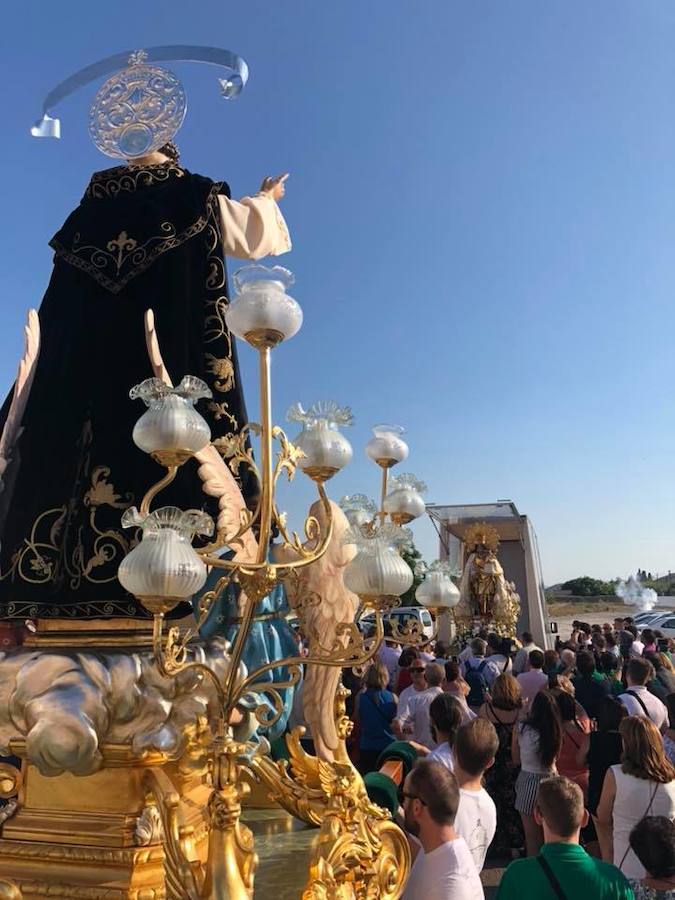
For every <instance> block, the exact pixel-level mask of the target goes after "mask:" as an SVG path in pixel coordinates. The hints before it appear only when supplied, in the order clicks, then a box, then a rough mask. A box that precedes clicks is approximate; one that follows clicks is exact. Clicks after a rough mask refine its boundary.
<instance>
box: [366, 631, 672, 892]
mask: <svg viewBox="0 0 675 900" xmlns="http://www.w3.org/2000/svg"><path fill="white" fill-rule="evenodd" d="M574 624H575V628H574V630H573V632H572V634H571V637H570V639H569V640H567V641H562V640H560V639H558V640H557V642H556V649H555V650H550V649H549V650H543V649H541V648H539V647H537V646H536V645H535V643H534V642H533V640H532V636H531V635H530V634H528V633H524V634H523V635H521V641H520V642H514V643H513V644H512V642H511V641H505V640H504V639H503V638H501V637H499V636H498V635H496V634H490V633H479V634H478V635H477V636H476V637H475V638H474V639H473V640H471V641H470V642H469V644H468V645H467V646H466V647H465V648H464V649H463V650H462V651H461V652H460V653H459V654H458V655H457V656H451V652H450V648H449V647H447V646H444V645H443V644H441V643H438V644H437V645H436V646H435V647H433V648H432V647H431V646H426V647H424V648H422V649H410V648H405V649H403V650H401V648H399V647H397V646H396V644H395V642H394V641H392V640H391V639H387V640H386V641H385V643H384V644H383V646H382V648H381V650H380V657H379V659H378V660H377V661H376V662H374V663H373V664H372V665H371V666H370V668H369V669H368V671H367V672H366V675H365V678H364V681H363V683H362V684H360V683H358V682H356V683H352V684H351V685H350V687H351V689H352V692H353V703H352V707H351V710H352V717H353V720H354V732H353V735H352V738H351V746H350V752H351V753H352V754H353V758H354V761H355V764H356V765H357V766H358V767H359V769H360V771H361V772H362V773H363V774H364V775H367V773H369V772H373V771H376V770H377V769H379V768H380V767H381V765H382V764H383V762H385V761H386V760H387V758H389V757H390V756H393V757H395V758H400V759H403V758H408V757H412V759H413V762H412V763H411V764H410V765H409V767H408V768H409V771H408V774H407V776H406V777H405V780H404V782H403V783H402V785H401V786H400V788H399V791H398V803H399V804H400V805H399V809H398V821H399V824H400V825H401V827H403V828H404V829H405V832H406V834H407V835H408V839H409V841H410V844H411V849H412V853H413V858H414V863H413V868H412V871H411V874H410V877H409V881H408V883H407V885H406V889H405V893H404V895H403V897H404V900H422V898H424V900H474V898H482V897H484V893H483V888H482V885H481V880H480V872H481V870H482V868H483V866H484V864H485V860H486V857H487V856H488V855H490V856H492V857H494V858H495V859H496V860H498V861H500V864H502V865H503V862H502V861H506V862H508V861H511V862H510V865H508V868H507V869H506V871H505V873H504V875H503V877H502V879H501V882H500V885H499V889H498V893H497V897H498V900H510V898H512V897H514V898H515V897H516V896H519V897H520V896H522V897H528V898H529V897H537V898H543V900H545V898H549V897H550V898H554V900H561V898H565V897H567V898H582V897H594V898H630V897H635V898H637V900H675V666H674V664H673V662H674V660H675V643H674V642H673V641H672V640H670V641H668V640H666V639H664V637H663V635H660V634H659V633H658V632H656V631H651V630H650V629H648V628H645V629H644V630H643V631H642V632H641V633H640V632H639V630H638V628H637V627H636V626H635V625H634V624H633V621H632V619H630V618H627V619H616V620H614V622H613V624H609V623H606V624H604V625H593V626H590V625H586V624H584V623H574ZM404 751H405V752H404ZM406 753H407V754H408V757H406Z"/></svg>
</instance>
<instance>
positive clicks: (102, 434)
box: [0, 48, 291, 619]
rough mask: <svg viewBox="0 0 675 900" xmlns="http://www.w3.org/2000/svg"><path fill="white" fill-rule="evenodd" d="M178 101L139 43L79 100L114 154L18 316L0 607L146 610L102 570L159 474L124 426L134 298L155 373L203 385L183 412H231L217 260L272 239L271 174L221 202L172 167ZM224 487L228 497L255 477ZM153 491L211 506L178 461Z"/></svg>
mask: <svg viewBox="0 0 675 900" xmlns="http://www.w3.org/2000/svg"><path fill="white" fill-rule="evenodd" d="M155 49H156V50H167V49H176V48H155ZM193 49H194V48H193ZM207 49H209V50H210V51H211V50H212V48H207ZM213 52H214V53H215V52H216V51H213ZM223 52H225V53H226V51H223ZM230 57H231V55H230ZM153 58H154V59H158V58H159V59H163V58H167V57H166V54H165V55H164V56H162V55H161V54H157V53H156V54H155V55H154V57H153ZM190 58H191V59H194V56H192V57H190ZM206 61H207V62H210V63H214V60H213V59H208V60H206ZM108 62H109V61H108ZM239 62H240V63H241V64H242V65H241V66H240V67H239V70H238V72H235V73H234V75H232V73H230V75H231V77H230V79H229V80H224V79H221V86H222V88H223V91H224V92H225V91H226V90H228V89H229V90H230V91H231V92H237V90H240V89H241V87H242V86H243V83H244V81H245V75H246V71H245V64H243V61H241V60H240V61H239ZM242 66H243V68H242ZM94 69H95V67H89V68H88V69H87V70H83V71H86V72H87V73H88V75H91V72H92V71H94ZM99 71H100V72H101V71H105V70H104V69H101V68H99ZM64 85H65V86H66V87H67V88H68V90H65V91H64V89H63V86H64ZM77 86H80V85H79V84H78V83H77V78H76V77H74V78H73V79H71V80H69V82H64V83H63V85H61V86H59V88H58V89H57V90H56V91H55V92H52V94H53V95H54V96H56V97H58V98H59V99H60V97H62V96H64V95H65V93H68V92H69V91H70V90H72V89H73V87H77ZM50 96H52V95H50ZM46 106H47V104H46ZM184 112H185V96H184V91H183V89H182V85H181V84H180V82H179V81H178V80H177V79H176V77H175V76H174V75H173V74H172V73H171V72H169V71H168V70H167V69H164V68H161V67H159V66H156V65H150V64H149V63H148V61H147V54H145V53H138V54H134V55H133V56H132V58H131V59H130V60H129V64H128V65H126V66H124V68H123V69H122V70H121V71H117V72H115V74H113V76H112V77H111V78H109V79H108V81H106V82H105V84H104V85H103V86H102V87H101V88H100V90H99V92H98V94H97V95H96V100H95V102H94V107H93V108H92V113H91V124H90V132H91V135H92V137H93V139H94V141H95V143H96V144H97V146H99V148H100V149H102V150H103V151H104V152H105V153H108V154H109V155H111V156H113V157H117V158H118V159H120V162H121V164H119V165H116V166H115V167H114V168H108V169H105V170H103V171H100V172H96V173H95V174H94V175H93V176H92V177H91V179H90V181H89V184H88V185H87V187H86V190H85V192H84V196H83V197H82V199H81V200H80V203H79V205H78V206H77V208H76V209H75V210H74V211H73V212H72V213H71V214H70V215H69V216H68V217H67V218H66V220H65V222H64V224H63V226H62V227H61V228H60V229H59V230H58V232H57V233H56V234H55V235H54V237H53V238H52V239H51V241H50V246H51V247H52V248H53V250H54V269H53V273H52V276H51V280H50V282H49V286H48V288H47V292H46V294H45V296H44V298H43V301H42V304H41V306H40V309H39V314H38V316H37V317H36V316H35V314H32V315H31V316H30V317H29V325H28V329H27V332H28V341H27V352H26V356H25V357H24V360H23V361H22V365H21V367H20V370H19V376H18V378H17V382H16V384H15V388H14V390H13V391H12V392H10V395H9V396H8V397H7V400H6V401H5V403H4V406H3V408H2V412H1V414H0V427H2V428H3V429H4V430H3V434H2V438H1V439H0V475H1V477H2V493H1V494H0V541H1V550H0V618H5V619H6V618H17V619H19V618H21V619H25V618H27V617H33V618H35V617H37V618H67V619H89V618H110V617H123V618H129V617H131V618H137V617H144V616H145V615H146V613H145V612H144V611H143V610H142V608H141V607H140V605H139V604H138V603H137V602H136V601H135V599H134V598H133V597H132V596H131V595H130V594H128V593H126V592H125V591H124V589H123V588H122V586H121V585H120V583H119V582H118V580H117V569H118V567H119V564H120V562H121V561H122V559H123V558H124V556H125V555H126V553H127V552H128V551H129V549H130V537H129V534H128V533H126V532H125V531H124V530H123V529H122V526H121V524H120V519H121V516H122V513H123V511H124V509H126V508H127V507H129V506H131V505H137V506H138V505H139V504H140V501H141V499H142V497H143V494H144V492H145V491H146V490H147V488H148V487H149V485H151V484H152V483H153V482H155V481H157V480H158V478H159V477H161V474H162V470H161V469H160V468H159V466H158V465H157V464H156V463H154V462H153V461H152V460H151V459H150V458H149V457H148V456H147V455H146V454H145V453H143V452H142V451H141V450H139V449H138V448H137V447H135V446H134V444H133V442H132V441H131V439H130V437H131V432H132V429H133V426H134V424H135V422H136V420H137V419H138V417H139V414H140V409H139V408H138V406H137V404H136V403H134V402H132V401H131V400H130V399H129V388H130V386H131V385H134V384H137V383H139V382H142V381H144V380H145V379H147V378H148V377H149V376H152V374H153V372H152V369H151V367H150V362H149V358H148V352H147V349H146V339H145V329H144V314H145V312H146V310H147V309H148V308H149V307H152V309H153V310H154V318H155V326H156V328H157V333H158V335H159V337H160V339H161V348H162V356H163V360H164V364H165V366H166V369H167V371H168V372H169V373H171V375H172V377H173V378H174V379H175V380H176V382H178V381H179V380H180V379H181V378H182V377H183V376H184V375H187V374H190V375H195V376H198V377H199V378H200V379H202V380H203V381H204V382H205V383H206V385H207V386H208V389H209V391H210V394H211V396H210V398H208V399H206V400H203V401H202V402H201V406H200V412H201V413H202V415H203V416H204V417H205V418H206V420H207V422H208V424H209V426H210V428H211V433H212V437H213V438H217V437H220V436H224V435H226V434H228V433H235V434H236V433H238V432H239V431H240V429H241V428H242V426H243V425H244V424H245V423H246V421H247V417H246V407H245V404H244V396H243V393H242V386H241V381H240V375H239V368H238V364H237V353H236V347H235V343H234V339H233V337H232V336H231V335H230V333H229V331H228V329H227V327H226V325H225V316H224V314H225V310H226V308H227V304H228V285H227V273H226V269H225V260H224V258H225V256H234V257H237V258H239V259H258V258H260V257H263V256H266V255H268V254H272V255H276V254H280V253H285V252H286V251H288V250H289V249H290V247H291V244H290V239H289V234H288V230H287V228H286V224H285V222H284V219H283V217H282V215H281V213H280V210H279V207H278V205H277V203H278V201H279V200H280V199H281V198H282V197H283V195H284V181H285V176H281V177H277V178H266V179H265V180H264V181H263V183H262V186H261V188H260V190H259V192H258V193H257V194H255V195H254V196H251V197H244V198H243V199H241V200H232V199H231V197H230V189H229V187H228V185H227V184H226V183H225V182H224V181H213V180H212V179H210V178H207V177H205V176H203V175H198V174H195V173H193V172H191V171H189V169H187V168H186V167H185V166H183V165H182V164H181V160H180V157H179V153H178V149H177V147H176V145H175V144H174V143H173V141H172V140H171V139H172V138H173V136H174V134H175V132H176V131H177V129H178V127H179V126H180V124H181V122H182V117H183V115H184ZM57 121H58V120H55V119H52V118H51V117H50V116H49V115H45V116H44V118H43V121H42V123H40V125H39V126H36V129H34V132H33V133H34V134H38V135H42V134H44V133H45V132H44V131H41V129H44V128H47V130H49V129H51V135H50V136H55V135H54V131H57V130H58V129H57V128H55V126H54V122H57ZM38 320H39V321H38ZM38 343H39V352H38ZM183 470H187V471H183ZM241 489H242V491H243V494H244V496H245V497H246V495H247V493H248V492H249V491H254V490H257V487H255V486H252V485H248V484H243V485H241ZM163 502H164V503H165V504H167V505H169V504H170V505H176V506H178V507H180V508H182V509H189V508H202V509H206V510H207V511H209V512H211V513H212V514H214V517H215V513H216V511H217V506H214V504H215V503H216V500H215V499H214V498H213V497H212V498H209V497H207V496H206V494H205V493H203V492H202V489H201V485H200V481H199V479H198V478H196V477H195V471H194V468H193V467H192V466H191V465H187V466H183V467H182V468H181V470H179V473H178V477H177V479H176V482H175V483H174V485H172V487H171V488H170V489H169V490H168V491H167V492H166V494H164V495H163ZM186 612H189V609H188V608H183V609H179V610H178V613H179V614H181V613H183V614H185V613H186Z"/></svg>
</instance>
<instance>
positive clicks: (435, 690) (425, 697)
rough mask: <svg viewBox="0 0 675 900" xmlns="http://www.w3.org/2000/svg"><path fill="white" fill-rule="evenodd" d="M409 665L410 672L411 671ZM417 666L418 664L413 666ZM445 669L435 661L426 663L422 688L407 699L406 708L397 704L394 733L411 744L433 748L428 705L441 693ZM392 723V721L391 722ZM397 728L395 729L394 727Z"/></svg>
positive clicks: (416, 674) (434, 742) (434, 743)
mask: <svg viewBox="0 0 675 900" xmlns="http://www.w3.org/2000/svg"><path fill="white" fill-rule="evenodd" d="M412 668H413V667H411V672H412ZM414 668H419V665H416V666H414ZM444 676H445V671H444V670H443V668H442V667H441V666H439V665H437V664H436V663H428V664H427V665H426V667H425V669H424V675H423V677H424V689H423V690H421V691H417V692H416V693H414V694H413V695H412V696H411V697H410V699H409V700H408V703H407V706H406V708H405V709H404V710H403V711H401V708H400V706H399V708H398V712H397V713H396V719H395V720H394V722H395V723H396V725H395V726H394V733H395V734H397V735H398V734H400V735H401V736H402V737H403V739H404V740H409V741H410V742H411V743H412V744H421V745H422V746H423V747H426V749H427V750H433V749H434V747H435V746H436V741H435V740H434V738H433V736H432V734H431V719H430V716H429V707H430V706H431V704H432V702H433V701H434V699H435V698H436V697H437V696H438V695H439V694H442V693H443V688H442V687H441V684H442V683H443V678H444ZM417 677H418V673H417V672H413V674H412V678H413V686H414V685H415V681H414V679H415V678H417ZM392 724H393V723H392ZM397 728H398V729H399V731H397V730H396V729H397Z"/></svg>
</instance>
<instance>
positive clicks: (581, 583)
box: [562, 575, 614, 597]
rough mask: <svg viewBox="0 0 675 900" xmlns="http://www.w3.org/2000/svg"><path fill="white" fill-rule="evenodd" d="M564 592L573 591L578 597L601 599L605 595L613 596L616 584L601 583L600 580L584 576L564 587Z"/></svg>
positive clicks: (568, 582) (574, 579) (609, 582)
mask: <svg viewBox="0 0 675 900" xmlns="http://www.w3.org/2000/svg"><path fill="white" fill-rule="evenodd" d="M562 589H563V590H564V591H571V593H572V594H574V595H575V596H577V597H599V596H601V595H603V594H613V593H614V584H613V582H611V581H600V580H599V579H598V578H590V577H589V576H588V575H584V576H582V577H581V578H573V579H572V580H571V581H566V582H565V583H564V584H563V585H562Z"/></svg>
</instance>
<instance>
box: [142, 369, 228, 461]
mask: <svg viewBox="0 0 675 900" xmlns="http://www.w3.org/2000/svg"><path fill="white" fill-rule="evenodd" d="M129 396H130V397H131V399H132V400H136V399H141V400H143V402H144V403H145V404H146V406H147V407H148V409H147V411H146V412H144V413H143V415H142V416H141V418H140V419H139V420H138V422H136V425H135V426H134V431H133V440H134V443H135V444H136V446H137V447H140V449H141V450H143V451H145V453H150V454H151V455H152V456H154V457H155V458H156V459H158V460H159V461H160V462H162V463H165V464H167V465H173V464H179V463H180V462H184V461H185V460H186V459H189V458H190V457H191V456H193V455H194V454H195V453H197V452H198V451H199V450H202V449H203V448H204V447H206V445H207V444H208V443H209V441H210V440H211V430H210V428H209V426H208V424H207V422H206V420H205V419H204V418H203V416H201V415H200V414H199V413H198V412H197V410H196V409H195V408H194V405H195V403H196V402H197V400H200V399H202V398H205V397H211V391H210V389H209V388H208V386H207V385H206V384H205V383H204V382H203V381H202V380H201V379H199V378H195V377H194V376H193V375H186V376H185V378H183V380H182V381H181V383H180V384H179V385H178V387H176V388H172V387H168V386H167V385H166V384H164V382H163V381H160V380H159V378H148V379H147V380H146V381H143V382H141V384H137V385H136V386H135V387H133V388H132V389H131V390H130V391H129Z"/></svg>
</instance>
